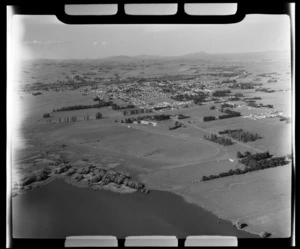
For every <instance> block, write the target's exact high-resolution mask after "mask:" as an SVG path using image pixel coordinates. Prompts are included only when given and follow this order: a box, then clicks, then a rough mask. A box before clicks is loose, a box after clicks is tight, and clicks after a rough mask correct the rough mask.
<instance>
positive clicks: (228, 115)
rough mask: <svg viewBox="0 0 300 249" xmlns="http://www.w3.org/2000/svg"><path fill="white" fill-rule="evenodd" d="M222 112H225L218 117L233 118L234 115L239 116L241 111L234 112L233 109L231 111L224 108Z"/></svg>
mask: <svg viewBox="0 0 300 249" xmlns="http://www.w3.org/2000/svg"><path fill="white" fill-rule="evenodd" d="M224 112H225V113H226V114H224V115H219V119H225V118H234V117H239V116H241V113H240V112H235V111H232V110H229V109H226V110H225V111H224Z"/></svg>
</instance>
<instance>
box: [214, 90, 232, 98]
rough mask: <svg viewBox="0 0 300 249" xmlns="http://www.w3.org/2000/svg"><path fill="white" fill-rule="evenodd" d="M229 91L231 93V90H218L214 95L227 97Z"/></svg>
mask: <svg viewBox="0 0 300 249" xmlns="http://www.w3.org/2000/svg"><path fill="white" fill-rule="evenodd" d="M229 93H231V91H230V90H217V91H215V92H213V93H212V96H214V97H225V96H227V95H228V94H229Z"/></svg>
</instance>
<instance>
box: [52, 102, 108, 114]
mask: <svg viewBox="0 0 300 249" xmlns="http://www.w3.org/2000/svg"><path fill="white" fill-rule="evenodd" d="M110 105H111V103H110V102H99V103H98V104H95V105H74V106H67V107H62V108H59V109H53V112H63V111H74V110H82V109H90V108H101V107H105V106H110Z"/></svg>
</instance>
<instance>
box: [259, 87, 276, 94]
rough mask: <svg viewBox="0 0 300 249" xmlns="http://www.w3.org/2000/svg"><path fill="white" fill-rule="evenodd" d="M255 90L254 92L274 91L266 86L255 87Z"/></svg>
mask: <svg viewBox="0 0 300 249" xmlns="http://www.w3.org/2000/svg"><path fill="white" fill-rule="evenodd" d="M255 91H256V92H266V93H273V92H275V90H271V89H268V88H256V89H255Z"/></svg>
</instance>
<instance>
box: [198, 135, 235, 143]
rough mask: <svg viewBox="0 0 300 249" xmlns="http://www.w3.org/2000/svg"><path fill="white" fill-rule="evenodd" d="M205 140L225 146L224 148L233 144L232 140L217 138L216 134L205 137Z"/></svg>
mask: <svg viewBox="0 0 300 249" xmlns="http://www.w3.org/2000/svg"><path fill="white" fill-rule="evenodd" d="M203 138H204V139H206V140H209V141H211V142H214V143H218V144H221V145H224V146H227V145H232V144H233V142H232V140H231V139H229V138H226V137H220V136H217V135H215V134H210V135H204V136H203Z"/></svg>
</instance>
